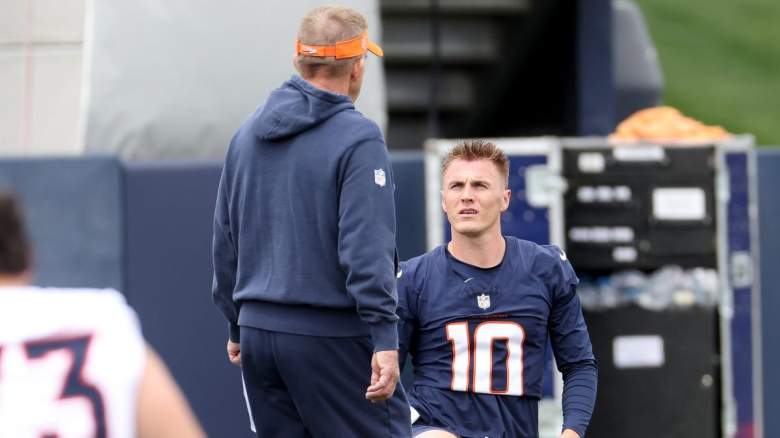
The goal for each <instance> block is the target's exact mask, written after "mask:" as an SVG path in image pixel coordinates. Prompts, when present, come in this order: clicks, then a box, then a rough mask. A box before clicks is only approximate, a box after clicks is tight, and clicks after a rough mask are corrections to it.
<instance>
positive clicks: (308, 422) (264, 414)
mask: <svg viewBox="0 0 780 438" xmlns="http://www.w3.org/2000/svg"><path fill="white" fill-rule="evenodd" d="M372 353H373V346H372V344H371V339H370V338H368V337H355V338H330V337H318V336H305V335H296V334H290V333H281V332H271V331H266V330H260V329H256V328H252V327H243V326H242V327H241V370H242V373H243V376H244V382H245V384H246V390H247V395H248V398H249V405H250V409H251V412H252V418H253V420H254V423H255V428H256V430H257V436H258V438H298V437H300V438H320V437H321V438H332V437H339V438H342V437H343V438H349V437H354V438H367V437H372V438H373V437H382V438H385V437H386V438H407V437H411V427H410V424H409V418H410V414H409V404H408V402H407V400H406V393H405V392H404V390H403V387H402V386H401V382H400V381H399V382H398V386H396V390H395V394H394V395H393V397H392V398H391V399H389V400H387V401H383V402H378V403H371V402H370V401H368V400H366V398H365V393H366V388H368V386H369V384H370V381H371V356H372Z"/></svg>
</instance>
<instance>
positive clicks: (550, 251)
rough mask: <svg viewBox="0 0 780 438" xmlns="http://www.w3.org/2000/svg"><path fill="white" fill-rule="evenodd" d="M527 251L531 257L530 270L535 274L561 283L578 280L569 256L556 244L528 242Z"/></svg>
mask: <svg viewBox="0 0 780 438" xmlns="http://www.w3.org/2000/svg"><path fill="white" fill-rule="evenodd" d="M528 243H529V244H530V245H532V246H527V249H526V250H527V251H529V252H531V255H532V257H533V264H532V266H533V268H532V271H533V273H535V274H536V275H538V276H540V277H543V278H546V279H548V280H552V281H555V282H561V283H574V284H576V283H577V282H578V280H577V275H576V274H575V273H574V268H572V266H571V263H570V262H569V258H568V256H567V255H566V253H565V252H564V251H563V250H562V249H560V248H559V247H558V246H556V245H538V244H535V243H532V242H528Z"/></svg>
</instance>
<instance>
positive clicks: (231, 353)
mask: <svg viewBox="0 0 780 438" xmlns="http://www.w3.org/2000/svg"><path fill="white" fill-rule="evenodd" d="M227 354H228V360H229V361H230V363H232V364H233V365H236V366H241V344H239V343H238V342H232V341H228V343H227Z"/></svg>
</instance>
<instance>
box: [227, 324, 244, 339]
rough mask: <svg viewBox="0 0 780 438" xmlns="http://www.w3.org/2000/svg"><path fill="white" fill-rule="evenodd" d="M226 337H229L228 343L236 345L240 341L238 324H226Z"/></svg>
mask: <svg viewBox="0 0 780 438" xmlns="http://www.w3.org/2000/svg"><path fill="white" fill-rule="evenodd" d="M228 335H229V336H230V342H235V343H236V344H238V343H239V342H240V341H241V329H240V327H239V326H238V324H233V323H232V322H230V323H228Z"/></svg>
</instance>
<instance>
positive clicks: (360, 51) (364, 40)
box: [295, 32, 384, 59]
mask: <svg viewBox="0 0 780 438" xmlns="http://www.w3.org/2000/svg"><path fill="white" fill-rule="evenodd" d="M366 51H368V52H371V53H373V54H374V55H376V56H382V55H384V52H383V51H382V48H381V47H379V46H378V45H377V44H376V43H375V42H373V41H371V40H369V39H368V33H366V32H363V33H361V34H360V35H358V36H356V37H355V38H352V39H349V40H346V41H339V42H337V43H336V44H334V45H332V46H313V45H310V44H303V43H301V42H300V41H295V54H296V55H303V56H319V57H327V56H333V57H335V58H336V59H346V58H354V57H355V56H362V55H365V54H366Z"/></svg>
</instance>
